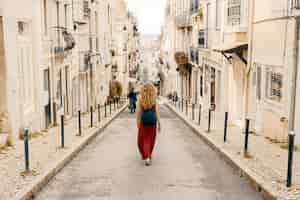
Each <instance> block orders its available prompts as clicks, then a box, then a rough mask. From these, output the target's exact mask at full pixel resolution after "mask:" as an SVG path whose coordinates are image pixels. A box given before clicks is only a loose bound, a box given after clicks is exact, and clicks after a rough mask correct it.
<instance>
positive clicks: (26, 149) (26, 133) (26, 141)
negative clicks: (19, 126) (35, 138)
mask: <svg viewBox="0 0 300 200" xmlns="http://www.w3.org/2000/svg"><path fill="white" fill-rule="evenodd" d="M24 156H25V171H26V172H29V130H28V129H27V128H26V129H25V130H24Z"/></svg>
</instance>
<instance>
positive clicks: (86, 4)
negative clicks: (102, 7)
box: [83, 1, 90, 17]
mask: <svg viewBox="0 0 300 200" xmlns="http://www.w3.org/2000/svg"><path fill="white" fill-rule="evenodd" d="M83 16H84V17H89V16H90V8H89V2H88V1H83Z"/></svg>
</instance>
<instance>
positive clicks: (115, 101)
mask: <svg viewBox="0 0 300 200" xmlns="http://www.w3.org/2000/svg"><path fill="white" fill-rule="evenodd" d="M114 110H116V100H115V99H114Z"/></svg>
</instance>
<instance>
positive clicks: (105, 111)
mask: <svg viewBox="0 0 300 200" xmlns="http://www.w3.org/2000/svg"><path fill="white" fill-rule="evenodd" d="M104 117H105V118H106V117H107V110H106V103H104Z"/></svg>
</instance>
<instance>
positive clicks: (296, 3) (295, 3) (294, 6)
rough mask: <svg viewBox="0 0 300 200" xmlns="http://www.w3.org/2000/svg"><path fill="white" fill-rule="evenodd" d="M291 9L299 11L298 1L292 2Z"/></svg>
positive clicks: (299, 4) (299, 1)
mask: <svg viewBox="0 0 300 200" xmlns="http://www.w3.org/2000/svg"><path fill="white" fill-rule="evenodd" d="M292 8H295V9H300V0H292Z"/></svg>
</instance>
